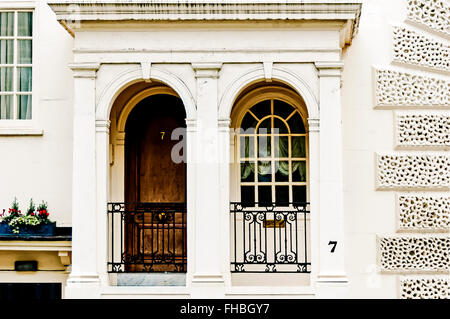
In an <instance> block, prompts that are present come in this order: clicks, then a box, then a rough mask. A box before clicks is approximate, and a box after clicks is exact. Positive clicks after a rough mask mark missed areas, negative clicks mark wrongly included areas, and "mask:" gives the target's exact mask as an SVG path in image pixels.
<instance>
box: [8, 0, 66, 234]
mask: <svg viewBox="0 0 450 319" xmlns="http://www.w3.org/2000/svg"><path fill="white" fill-rule="evenodd" d="M19 7H25V8H34V10H35V24H34V26H33V30H34V43H33V44H34V50H33V120H32V121H31V123H26V122H28V121H25V122H23V121H18V122H20V123H10V122H11V121H3V120H2V121H0V131H1V133H4V134H2V135H1V136H0V154H1V155H0V181H1V185H2V186H1V187H0V188H1V191H0V209H3V208H5V209H7V208H8V207H10V206H9V205H10V203H11V202H12V200H13V199H14V197H15V196H17V199H18V201H19V203H20V207H21V209H22V210H23V211H25V210H26V208H28V205H29V200H30V198H33V200H34V202H35V203H40V202H41V201H42V200H45V201H47V202H48V205H49V211H50V218H51V219H52V220H56V221H57V225H58V226H71V206H72V199H71V188H72V177H71V172H72V91H73V89H72V87H73V77H72V71H71V70H70V69H69V68H68V67H67V65H68V63H70V62H72V59H73V57H72V46H73V38H72V37H71V36H70V35H69V34H68V33H67V32H66V31H65V30H64V29H63V28H62V27H61V25H60V24H59V23H58V22H57V21H56V19H55V14H54V13H53V11H52V10H51V9H50V8H49V7H48V6H47V4H46V1H1V2H0V10H1V9H2V8H19ZM11 126H14V127H16V128H17V126H19V127H23V129H18V128H17V129H16V130H15V131H14V132H17V131H19V132H18V134H22V133H23V132H25V133H26V132H28V131H29V130H27V129H29V128H31V129H34V131H36V130H37V131H41V130H43V135H42V136H17V135H16V136H15V135H10V136H5V135H8V134H14V133H11V132H12V131H11V129H9V128H10V127H11Z"/></svg>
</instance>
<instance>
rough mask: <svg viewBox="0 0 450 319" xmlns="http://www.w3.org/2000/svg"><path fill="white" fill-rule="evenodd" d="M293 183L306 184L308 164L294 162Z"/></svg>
mask: <svg viewBox="0 0 450 319" xmlns="http://www.w3.org/2000/svg"><path fill="white" fill-rule="evenodd" d="M292 172H293V173H292V181H293V182H306V162H305V161H300V162H292Z"/></svg>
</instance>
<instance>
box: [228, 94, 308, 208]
mask: <svg viewBox="0 0 450 319" xmlns="http://www.w3.org/2000/svg"><path fill="white" fill-rule="evenodd" d="M261 97H262V96H261ZM261 97H260V99H259V100H256V102H255V101H254V102H253V103H252V102H251V100H250V101H249V102H250V103H248V104H247V107H246V108H245V111H244V112H241V117H240V118H241V120H240V122H239V121H238V124H239V127H240V129H239V130H238V132H237V140H236V142H237V149H236V150H237V152H236V153H237V154H236V155H237V162H238V163H239V165H240V173H239V193H240V202H241V203H242V204H243V205H244V206H267V205H276V206H288V205H289V203H305V202H307V201H308V175H309V174H308V138H307V130H306V127H307V122H306V116H305V114H302V113H301V112H300V107H299V106H300V103H298V102H297V103H296V102H295V100H294V99H288V98H283V95H279V94H278V95H275V96H274V97H268V98H265V99H262V100H261Z"/></svg>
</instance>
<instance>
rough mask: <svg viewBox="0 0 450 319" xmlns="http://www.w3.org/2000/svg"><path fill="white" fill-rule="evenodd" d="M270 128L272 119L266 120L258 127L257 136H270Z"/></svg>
mask: <svg viewBox="0 0 450 319" xmlns="http://www.w3.org/2000/svg"><path fill="white" fill-rule="evenodd" d="M271 128H272V119H271V118H270V117H269V118H266V119H265V120H264V121H262V123H261V124H260V125H259V127H258V134H270V130H271Z"/></svg>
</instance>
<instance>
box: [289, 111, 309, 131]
mask: <svg viewBox="0 0 450 319" xmlns="http://www.w3.org/2000/svg"><path fill="white" fill-rule="evenodd" d="M288 125H289V128H290V129H291V133H305V132H306V131H305V126H304V125H303V121H302V118H301V116H300V114H299V113H296V114H294V115H292V117H291V118H290V119H289V121H288Z"/></svg>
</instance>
